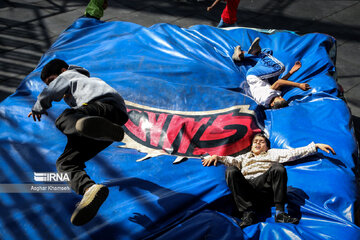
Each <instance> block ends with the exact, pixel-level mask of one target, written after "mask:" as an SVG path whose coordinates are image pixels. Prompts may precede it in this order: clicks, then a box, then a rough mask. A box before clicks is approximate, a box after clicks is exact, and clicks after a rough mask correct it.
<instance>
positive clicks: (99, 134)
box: [75, 117, 124, 142]
mask: <svg viewBox="0 0 360 240" xmlns="http://www.w3.org/2000/svg"><path fill="white" fill-rule="evenodd" d="M75 128H76V130H77V131H78V133H79V134H80V135H82V136H85V137H88V138H92V139H95V140H101V141H112V142H113V141H116V142H120V141H121V140H123V138H124V130H123V129H122V127H121V126H120V125H117V124H115V123H112V122H110V121H109V120H107V119H106V118H103V117H83V118H81V119H79V120H78V121H77V122H76V125H75Z"/></svg>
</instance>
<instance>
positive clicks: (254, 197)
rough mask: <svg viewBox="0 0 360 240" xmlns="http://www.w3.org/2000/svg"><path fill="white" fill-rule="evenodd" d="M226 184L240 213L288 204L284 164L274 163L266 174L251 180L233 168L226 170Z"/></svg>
mask: <svg viewBox="0 0 360 240" xmlns="http://www.w3.org/2000/svg"><path fill="white" fill-rule="evenodd" d="M226 182H227V184H228V186H229V188H230V190H231V192H232V195H233V197H234V200H235V203H236V207H237V208H238V210H239V212H240V213H243V212H244V211H250V210H252V211H255V210H257V209H261V208H264V207H266V206H271V205H272V204H285V202H286V192H287V191H286V190H287V174H286V169H285V167H284V166H283V165H282V164H279V163H274V164H273V165H272V166H271V167H270V168H269V170H267V171H266V172H265V173H263V174H261V175H260V176H258V177H256V178H254V179H250V180H246V179H245V177H244V176H243V175H242V173H241V171H240V170H239V169H238V168H237V167H234V166H231V167H228V168H227V169H226Z"/></svg>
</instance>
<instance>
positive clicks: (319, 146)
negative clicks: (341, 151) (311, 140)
mask: <svg viewBox="0 0 360 240" xmlns="http://www.w3.org/2000/svg"><path fill="white" fill-rule="evenodd" d="M315 147H316V148H317V149H321V150H323V151H324V152H327V153H330V152H331V153H332V154H334V155H336V153H335V151H334V149H333V148H332V147H330V146H329V145H327V144H323V143H316V144H315Z"/></svg>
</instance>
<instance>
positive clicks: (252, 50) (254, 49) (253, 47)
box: [248, 37, 261, 55]
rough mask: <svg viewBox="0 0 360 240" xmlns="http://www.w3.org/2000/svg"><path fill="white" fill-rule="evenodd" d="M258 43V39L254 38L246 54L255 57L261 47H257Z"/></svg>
mask: <svg viewBox="0 0 360 240" xmlns="http://www.w3.org/2000/svg"><path fill="white" fill-rule="evenodd" d="M259 42H260V38H259V37H257V38H255V40H254V41H253V42H252V44H251V46H250V47H249V50H248V53H249V54H251V55H257V54H259V53H260V52H261V47H260V45H259Z"/></svg>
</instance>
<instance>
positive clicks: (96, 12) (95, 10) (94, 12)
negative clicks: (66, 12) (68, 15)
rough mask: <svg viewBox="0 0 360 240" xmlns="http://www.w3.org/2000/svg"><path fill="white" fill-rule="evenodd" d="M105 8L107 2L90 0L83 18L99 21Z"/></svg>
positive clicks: (104, 0) (105, 0)
mask: <svg viewBox="0 0 360 240" xmlns="http://www.w3.org/2000/svg"><path fill="white" fill-rule="evenodd" d="M106 8H107V0H90V2H89V4H88V5H87V6H86V9H85V14H84V16H85V17H90V18H95V19H98V20H100V18H101V17H102V16H103V15H104V10H105V9H106Z"/></svg>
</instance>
